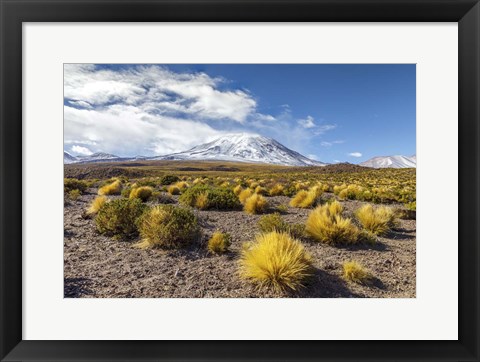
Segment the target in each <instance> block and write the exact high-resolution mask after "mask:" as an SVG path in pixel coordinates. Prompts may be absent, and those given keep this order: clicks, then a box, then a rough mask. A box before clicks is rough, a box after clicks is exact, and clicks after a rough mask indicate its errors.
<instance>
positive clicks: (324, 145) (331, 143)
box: [320, 141, 345, 147]
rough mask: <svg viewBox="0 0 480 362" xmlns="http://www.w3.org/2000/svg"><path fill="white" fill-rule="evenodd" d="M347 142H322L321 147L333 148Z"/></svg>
mask: <svg viewBox="0 0 480 362" xmlns="http://www.w3.org/2000/svg"><path fill="white" fill-rule="evenodd" d="M344 142H345V141H322V142H320V146H322V147H331V146H333V145H337V144H341V143H344Z"/></svg>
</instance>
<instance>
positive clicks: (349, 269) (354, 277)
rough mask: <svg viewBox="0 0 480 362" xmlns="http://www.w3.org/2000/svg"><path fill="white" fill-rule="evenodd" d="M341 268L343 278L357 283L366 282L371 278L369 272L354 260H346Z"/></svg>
mask: <svg viewBox="0 0 480 362" xmlns="http://www.w3.org/2000/svg"><path fill="white" fill-rule="evenodd" d="M342 268H343V278H344V279H345V280H348V281H351V282H354V283H358V284H368V283H369V282H370V281H371V279H372V275H371V274H370V272H369V271H368V270H367V269H365V268H364V267H363V266H362V265H361V264H360V263H358V262H356V261H347V262H345V263H343V265H342Z"/></svg>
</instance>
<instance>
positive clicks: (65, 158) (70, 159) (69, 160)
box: [63, 151, 78, 163]
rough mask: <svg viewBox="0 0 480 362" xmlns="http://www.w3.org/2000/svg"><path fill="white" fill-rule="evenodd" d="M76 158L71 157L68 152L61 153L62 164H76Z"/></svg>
mask: <svg viewBox="0 0 480 362" xmlns="http://www.w3.org/2000/svg"><path fill="white" fill-rule="evenodd" d="M77 161H78V158H76V157H75V156H72V155H71V154H69V153H68V152H65V151H63V163H74V162H77Z"/></svg>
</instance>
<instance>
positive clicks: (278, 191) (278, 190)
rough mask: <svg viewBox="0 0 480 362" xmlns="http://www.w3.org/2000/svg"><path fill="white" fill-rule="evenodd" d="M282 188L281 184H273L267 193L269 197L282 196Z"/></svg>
mask: <svg viewBox="0 0 480 362" xmlns="http://www.w3.org/2000/svg"><path fill="white" fill-rule="evenodd" d="M283 190H284V187H283V185H282V184H275V185H274V186H273V187H272V188H271V189H270V191H269V194H270V196H279V195H283Z"/></svg>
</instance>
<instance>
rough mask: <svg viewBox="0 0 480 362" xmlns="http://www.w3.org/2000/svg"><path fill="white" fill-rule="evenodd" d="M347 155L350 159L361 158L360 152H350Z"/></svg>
mask: <svg viewBox="0 0 480 362" xmlns="http://www.w3.org/2000/svg"><path fill="white" fill-rule="evenodd" d="M348 155H349V156H352V157H362V154H361V153H360V152H350V153H349V154H348Z"/></svg>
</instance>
